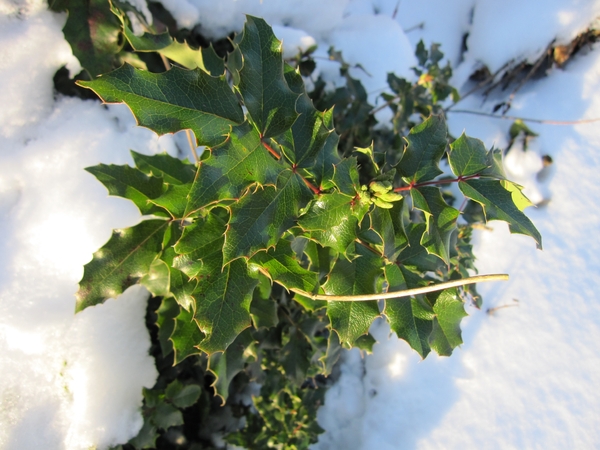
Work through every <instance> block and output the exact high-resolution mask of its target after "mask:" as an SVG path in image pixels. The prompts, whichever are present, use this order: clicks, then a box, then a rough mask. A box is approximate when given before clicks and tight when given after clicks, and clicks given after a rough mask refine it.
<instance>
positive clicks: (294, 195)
mask: <svg viewBox="0 0 600 450" xmlns="http://www.w3.org/2000/svg"><path fill="white" fill-rule="evenodd" d="M311 198H312V194H311V192H310V190H309V189H308V188H307V187H306V185H305V184H304V182H303V181H302V179H301V178H300V176H299V175H298V174H295V173H292V172H291V171H286V172H283V173H282V174H281V175H280V177H279V179H278V180H277V188H275V187H274V186H264V187H262V188H261V187H257V188H256V190H255V191H253V192H248V193H247V194H246V195H244V196H243V197H242V198H241V199H240V200H239V201H238V202H236V203H234V204H233V205H232V206H231V220H230V221H229V225H228V228H227V232H226V234H225V244H224V246H223V258H224V261H223V263H224V264H227V263H229V262H230V261H232V260H234V259H236V258H240V257H244V256H246V257H251V256H252V255H254V254H255V253H256V252H258V251H260V250H265V249H267V248H269V247H271V246H273V245H275V244H276V243H277V241H278V240H279V238H280V237H281V235H282V234H283V232H284V231H286V230H288V229H289V228H290V227H292V226H293V225H295V221H296V218H297V217H298V213H299V210H300V208H303V207H304V206H306V204H307V203H308V202H309V201H310V199H311Z"/></svg>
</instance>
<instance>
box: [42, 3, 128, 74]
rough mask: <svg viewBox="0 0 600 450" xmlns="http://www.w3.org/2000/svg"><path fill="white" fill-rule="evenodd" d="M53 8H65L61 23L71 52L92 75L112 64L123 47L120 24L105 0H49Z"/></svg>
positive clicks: (113, 64)
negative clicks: (53, 0) (64, 15)
mask: <svg viewBox="0 0 600 450" xmlns="http://www.w3.org/2000/svg"><path fill="white" fill-rule="evenodd" d="M50 4H51V7H52V9H53V10H54V11H65V10H66V11H68V14H67V21H66V23H65V26H64V27H63V30H62V31H63V34H64V35H65V39H66V40H67V42H68V43H69V45H71V49H72V50H73V55H75V57H76V58H77V59H78V60H79V62H80V63H81V65H82V66H83V68H84V69H85V70H87V71H88V72H89V73H90V75H91V76H92V77H95V76H97V75H99V74H101V73H105V72H109V71H110V70H112V69H114V68H115V64H116V62H117V59H116V55H117V53H119V51H120V50H121V47H122V43H121V39H120V35H121V24H120V23H119V20H118V19H117V18H116V17H115V16H114V15H113V14H112V13H111V11H110V5H109V3H108V1H106V0H60V1H56V2H50Z"/></svg>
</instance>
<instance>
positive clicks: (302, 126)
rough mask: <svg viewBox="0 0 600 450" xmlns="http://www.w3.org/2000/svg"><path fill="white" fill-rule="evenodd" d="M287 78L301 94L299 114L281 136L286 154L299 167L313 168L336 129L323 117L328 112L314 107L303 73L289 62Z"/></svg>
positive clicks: (297, 107) (291, 87)
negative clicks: (327, 124) (301, 74)
mask: <svg viewBox="0 0 600 450" xmlns="http://www.w3.org/2000/svg"><path fill="white" fill-rule="evenodd" d="M284 70H285V79H286V81H287V84H288V86H289V87H290V89H291V90H292V91H293V92H294V93H296V94H298V95H299V97H298V101H297V103H296V110H297V112H298V113H299V114H300V115H299V116H298V118H297V119H296V121H295V122H294V124H293V125H292V127H291V128H290V129H289V130H287V131H286V132H285V133H284V134H283V135H282V136H281V137H279V138H278V143H279V144H280V145H281V146H282V148H283V150H284V153H285V155H286V156H287V158H288V159H289V160H290V162H292V163H294V164H296V165H298V166H299V167H310V166H312V165H313V164H314V163H315V160H314V158H315V156H316V155H317V153H319V152H320V151H321V150H322V149H323V146H324V145H325V142H326V140H327V138H328V137H329V135H330V134H331V133H332V132H333V130H331V129H328V128H327V127H326V126H325V123H326V122H328V120H327V119H324V118H323V116H324V115H325V114H332V112H331V111H329V112H325V113H322V112H319V111H317V110H316V109H315V107H314V106H313V103H312V100H311V99H310V98H309V97H308V94H307V93H306V90H305V89H304V82H303V81H302V77H301V76H300V74H299V73H298V72H297V71H296V70H295V69H293V68H292V67H291V66H289V65H287V64H286V65H285V69H284Z"/></svg>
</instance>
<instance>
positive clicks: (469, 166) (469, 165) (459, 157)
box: [448, 133, 490, 177]
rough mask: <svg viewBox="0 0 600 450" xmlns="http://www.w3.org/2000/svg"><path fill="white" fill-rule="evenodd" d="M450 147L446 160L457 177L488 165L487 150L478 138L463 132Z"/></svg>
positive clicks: (473, 173) (477, 171)
mask: <svg viewBox="0 0 600 450" xmlns="http://www.w3.org/2000/svg"><path fill="white" fill-rule="evenodd" d="M450 149H451V152H450V155H449V156H448V161H449V163H450V167H451V168H452V172H454V174H455V175H456V176H458V177H464V176H469V175H475V174H477V173H480V172H481V171H483V170H485V169H487V168H489V167H490V161H489V158H488V152H487V150H486V149H485V145H484V144H483V142H482V141H481V140H479V139H475V138H472V137H469V136H467V135H466V134H465V133H463V134H461V135H460V137H459V138H458V139H457V140H455V141H454V142H453V143H452V144H450Z"/></svg>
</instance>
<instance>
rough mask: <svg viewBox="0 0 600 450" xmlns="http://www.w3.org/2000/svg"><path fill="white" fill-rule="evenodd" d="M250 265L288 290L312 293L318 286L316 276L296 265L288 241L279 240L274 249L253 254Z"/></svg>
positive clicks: (295, 259) (294, 256)
mask: <svg viewBox="0 0 600 450" xmlns="http://www.w3.org/2000/svg"><path fill="white" fill-rule="evenodd" d="M250 264H258V265H259V266H261V267H262V268H263V269H264V270H266V271H267V273H268V274H269V277H270V278H271V279H272V280H275V281H277V283H278V284H280V285H282V286H283V287H284V288H286V289H288V290H289V289H290V288H297V289H301V290H303V291H304V292H309V293H312V292H314V291H315V289H316V288H317V286H318V285H319V280H318V279H317V274H316V273H315V272H313V271H310V270H306V269H305V268H303V267H302V266H301V265H300V264H299V263H298V259H297V258H296V254H295V253H294V251H293V250H292V247H291V246H290V243H289V241H285V240H280V241H279V242H278V243H277V246H276V247H274V248H271V249H269V250H268V251H267V252H259V253H257V254H255V255H254V256H253V257H252V259H250Z"/></svg>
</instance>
